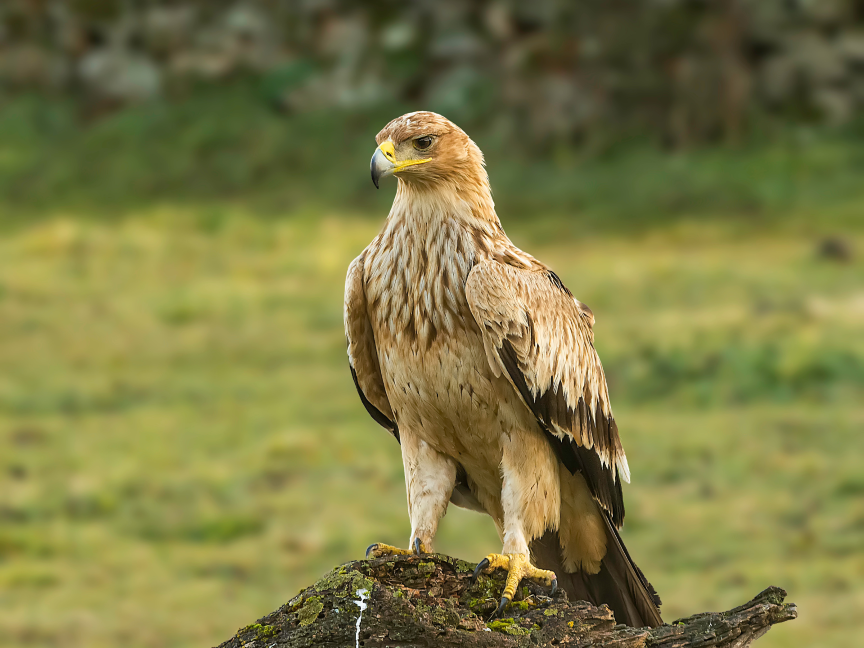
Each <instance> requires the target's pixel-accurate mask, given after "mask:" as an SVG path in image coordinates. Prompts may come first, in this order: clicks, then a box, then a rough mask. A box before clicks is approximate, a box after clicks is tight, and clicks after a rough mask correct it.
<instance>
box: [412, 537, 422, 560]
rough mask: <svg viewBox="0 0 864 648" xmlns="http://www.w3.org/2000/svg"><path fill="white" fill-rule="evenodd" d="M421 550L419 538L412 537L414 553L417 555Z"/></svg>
mask: <svg viewBox="0 0 864 648" xmlns="http://www.w3.org/2000/svg"><path fill="white" fill-rule="evenodd" d="M421 553H422V552H421V551H420V538H414V555H416V556H419V555H420V554H421Z"/></svg>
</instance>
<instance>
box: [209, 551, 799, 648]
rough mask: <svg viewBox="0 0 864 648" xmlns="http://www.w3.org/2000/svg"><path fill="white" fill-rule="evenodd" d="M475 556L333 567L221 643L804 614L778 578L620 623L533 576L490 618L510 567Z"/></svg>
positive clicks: (702, 624)
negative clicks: (665, 614)
mask: <svg viewBox="0 0 864 648" xmlns="http://www.w3.org/2000/svg"><path fill="white" fill-rule="evenodd" d="M473 569H474V565H472V564H469V563H466V562H464V561H461V560H456V559H454V558H450V557H448V556H441V555H426V556H410V557H406V556H398V557H390V558H380V559H377V560H358V561H355V562H350V563H347V564H345V565H342V566H341V567H338V568H337V569H335V570H333V571H332V572H330V573H329V574H327V575H326V576H324V577H323V578H322V579H321V580H319V581H318V582H317V583H315V584H314V585H312V586H311V587H309V588H307V589H305V590H303V591H302V592H300V594H298V595H297V596H295V597H294V598H293V599H291V600H290V601H288V603H286V604H285V605H283V606H282V607H280V608H279V609H278V610H276V611H275V612H272V613H271V614H268V615H267V616H265V617H264V618H262V619H260V620H259V621H258V622H257V623H254V624H252V625H249V626H246V627H245V628H242V629H240V630H239V631H238V632H237V634H236V635H235V636H234V637H233V638H232V639H230V640H228V641H226V642H225V643H223V644H222V645H221V646H220V648H286V647H290V648H294V647H298V648H299V647H300V646H304V647H305V646H325V647H331V646H332V647H336V646H338V647H339V648H343V647H347V646H356V647H357V648H359V647H360V646H362V647H363V648H373V647H374V648H385V647H388V646H392V647H394V648H395V647H397V646H398V647H405V646H441V647H444V648H447V647H454V648H455V647H457V646H458V647H460V648H462V647H465V648H474V647H480V646H484V647H485V646H489V647H491V646H496V647H502V646H503V647H511V646H512V647H516V646H520V647H521V646H580V647H583V646H615V647H616V648H637V647H638V648H643V647H644V648H684V647H685V646H694V647H695V646H699V647H700V648H710V647H712V646H717V647H723V648H744V647H745V646H749V645H750V643H751V642H752V641H753V640H755V639H757V638H759V637H761V636H762V635H763V634H765V633H766V632H767V631H768V628H770V627H771V626H772V625H774V624H775V623H782V622H783V621H789V620H791V619H794V618H796V617H797V616H798V611H797V609H796V607H795V605H794V604H793V603H784V602H783V601H784V599H785V597H786V592H784V591H783V590H782V589H780V588H778V587H769V588H768V589H766V590H765V591H763V592H761V593H760V594H758V595H757V596H756V597H755V598H754V599H753V600H752V601H749V602H748V603H745V604H744V605H741V606H738V607H736V608H734V609H732V610H729V611H728V612H719V613H711V612H706V613H702V614H697V615H694V616H691V617H687V618H685V619H679V620H678V621H674V622H672V623H670V624H668V625H664V626H661V627H659V628H653V629H651V628H638V629H637V628H629V627H626V626H623V625H616V623H615V619H614V617H613V615H612V612H611V611H610V610H609V608H608V607H606V606H605V605H600V606H594V605H591V604H589V603H585V602H582V601H577V602H571V601H568V600H567V595H566V593H564V592H558V593H556V594H555V596H554V597H551V598H550V597H549V596H548V594H549V592H548V590H547V589H545V588H543V587H541V586H538V585H535V584H533V583H530V582H527V581H524V582H523V584H522V586H521V587H520V590H519V592H517V596H516V599H515V600H514V602H513V603H512V604H511V605H510V606H509V607H508V608H506V609H505V610H504V612H503V614H502V615H501V617H499V618H496V619H490V617H491V616H492V614H493V613H494V611H495V608H496V606H497V603H498V598H497V597H498V596H499V595H500V592H501V590H502V589H503V587H504V573H503V572H500V573H495V574H492V575H490V576H486V575H481V576H480V577H479V578H478V579H477V582H476V583H473V584H472V582H471V573H472V571H473Z"/></svg>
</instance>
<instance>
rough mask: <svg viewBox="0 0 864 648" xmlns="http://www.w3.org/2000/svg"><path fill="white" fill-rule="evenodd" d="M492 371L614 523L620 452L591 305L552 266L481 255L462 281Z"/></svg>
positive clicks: (623, 464)
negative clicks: (525, 265)
mask: <svg viewBox="0 0 864 648" xmlns="http://www.w3.org/2000/svg"><path fill="white" fill-rule="evenodd" d="M465 291H466V295H467V298H468V304H469V306H470V308H471V313H472V314H473V315H474V318H475V320H476V321H477V324H478V325H479V326H480V328H481V330H482V332H483V341H484V345H485V348H486V355H487V358H488V361H489V364H490V366H491V367H492V371H493V372H494V373H495V374H496V375H504V376H505V377H506V378H507V380H508V381H509V382H510V384H511V385H512V386H513V388H514V389H515V390H516V391H517V392H518V393H519V395H520V396H521V398H522V400H523V401H524V402H525V405H526V406H527V407H528V408H529V409H530V410H531V411H532V412H533V413H534V416H535V417H536V419H537V422H538V423H539V424H540V426H541V427H542V429H543V430H544V431H545V432H546V433H547V435H548V437H549V440H550V443H552V445H553V447H554V448H555V450H556V451H557V453H558V456H559V458H560V459H561V461H562V463H564V465H565V466H566V467H567V468H568V469H569V470H570V471H571V472H574V473H575V472H577V471H579V472H582V473H583V475H584V477H585V480H586V481H587V482H588V486H589V488H590V489H591V493H592V495H593V496H594V498H595V499H596V500H597V501H598V502H599V503H600V505H601V506H602V508H603V509H605V511H606V512H607V513H608V514H609V516H610V517H611V519H612V521H613V522H614V524H615V526H616V527H620V526H621V524H622V523H623V521H624V502H623V498H622V494H621V479H624V480H625V481H628V482H629V481H630V471H629V468H628V466H627V458H626V456H625V455H624V449H623V448H622V446H621V440H620V438H619V436H618V426H617V424H616V423H615V419H614V418H613V416H612V408H611V407H610V405H609V394H608V390H607V388H606V377H605V375H604V374H603V367H602V366H601V364H600V358H599V357H598V356H597V352H596V351H595V350H594V336H593V332H592V326H593V322H594V316H593V314H592V313H591V311H590V310H589V309H588V308H587V307H586V306H584V305H582V304H581V303H580V302H579V301H577V300H576V299H575V298H574V297H573V295H572V294H571V293H570V291H569V290H567V288H566V287H565V286H564V285H563V284H562V283H561V280H560V279H559V278H558V277H557V275H555V273H553V272H552V271H551V270H548V269H546V268H540V269H523V268H517V267H513V266H511V265H507V264H506V263H500V262H498V261H484V262H481V263H479V264H477V265H476V266H475V267H474V268H473V269H472V270H471V273H470V274H469V276H468V280H467V282H466V285H465Z"/></svg>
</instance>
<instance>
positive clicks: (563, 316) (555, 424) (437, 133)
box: [344, 112, 662, 627]
mask: <svg viewBox="0 0 864 648" xmlns="http://www.w3.org/2000/svg"><path fill="white" fill-rule="evenodd" d="M376 143H377V145H378V146H377V148H376V149H375V152H374V155H373V157H372V162H371V173H372V181H373V183H374V184H375V186H376V187H378V186H379V182H380V181H381V180H382V179H383V178H385V177H387V176H394V177H396V178H397V180H398V184H397V188H396V197H395V199H394V201H393V206H392V208H391V209H390V213H389V215H388V216H387V219H386V221H385V223H384V226H383V229H382V230H381V232H380V233H379V234H378V236H376V237H375V238H374V239H373V240H372V242H371V243H370V244H369V245H368V247H366V249H365V250H363V252H362V253H361V254H360V256H358V257H357V258H356V259H354V261H353V262H352V263H351V265H350V266H349V268H348V276H347V278H346V282H345V302H344V320H345V334H346V337H347V342H348V360H349V364H350V368H351V375H352V376H353V378H354V383H355V385H356V387H357V392H358V393H359V395H360V400H361V401H362V403H363V405H364V406H365V408H366V410H367V411H368V413H369V414H370V415H371V417H372V418H373V419H374V420H375V421H376V422H377V423H379V424H380V425H381V426H382V427H384V428H385V429H387V430H388V431H389V432H390V433H391V434H392V435H393V437H394V438H395V439H396V440H397V441H398V442H399V443H400V445H401V451H402V463H403V466H404V469H405V484H406V489H407V495H408V515H409V518H410V522H411V536H410V538H409V543H408V546H409V547H410V549H400V548H397V547H392V546H389V545H386V544H383V543H376V544H373V545H371V546H370V547H369V549H368V550H367V556H368V557H380V556H385V555H395V554H411V553H424V552H431V551H432V550H433V541H434V538H435V534H436V531H437V529H438V523H439V521H440V520H441V518H442V517H443V516H444V514H445V513H446V511H447V507H448V504H449V503H451V502H452V503H453V504H455V505H456V506H460V507H464V508H467V509H471V510H474V511H479V512H481V513H485V514H488V515H489V516H491V517H492V520H493V521H494V523H495V526H496V528H497V530H498V535H499V536H500V539H501V542H502V545H503V546H502V549H501V553H490V554H489V555H488V556H486V557H485V558H484V559H483V560H482V561H481V562H480V563H479V564H478V565H477V571H475V574H474V575H475V577H476V576H477V574H478V573H480V571H484V572H486V573H488V572H491V571H492V570H494V569H499V568H501V569H505V570H507V578H506V581H505V587H504V590H503V593H502V596H501V600H500V604H499V606H498V612H499V613H500V612H501V610H503V609H504V607H506V606H507V605H508V604H509V603H510V602H511V601H512V599H513V595H514V594H515V592H516V589H517V588H518V586H519V583H520V582H521V580H522V579H523V578H529V579H533V580H535V581H536V582H539V583H541V584H543V585H546V586H549V587H551V588H552V590H553V591H554V590H555V588H556V587H559V586H560V587H561V588H563V589H564V590H566V591H567V593H568V594H569V596H570V598H571V599H573V598H576V599H579V600H587V601H590V602H592V603H594V604H602V603H605V604H607V605H609V607H610V608H611V609H612V611H613V612H614V613H615V617H616V619H617V620H618V622H619V623H626V624H628V625H630V626H634V627H643V626H658V625H660V624H662V619H661V617H660V611H659V606H660V599H659V597H658V596H657V593H656V591H655V590H654V588H653V587H652V586H651V584H650V583H649V582H648V581H647V580H646V578H645V576H644V575H643V573H642V571H641V570H640V569H639V568H638V567H637V566H636V564H635V562H634V561H633V560H632V558H631V557H630V555H629V553H628V551H627V549H626V547H625V546H624V543H623V542H622V540H621V536H620V534H619V529H620V527H621V525H622V523H623V521H624V501H623V498H622V491H621V482H622V480H623V481H627V482H629V481H630V470H629V467H628V465H627V458H626V456H625V454H624V449H623V447H622V445H621V439H620V437H619V435H618V426H617V424H616V422H615V418H614V416H613V414H612V408H611V406H610V404H609V393H608V389H607V386H606V378H605V376H604V373H603V367H602V366H601V364H600V358H599V357H598V355H597V351H596V350H595V348H594V315H593V313H592V312H591V309H590V308H588V307H587V306H586V305H585V304H583V303H582V302H580V301H579V300H578V299H576V298H575V297H574V296H573V294H572V293H571V292H570V290H568V289H567V287H566V286H565V285H564V283H563V282H562V281H561V279H560V278H559V277H558V275H556V274H555V273H554V272H553V271H552V270H551V269H550V268H549V267H548V266H546V265H544V264H543V263H541V262H540V261H538V260H537V259H535V258H534V257H532V256H531V255H530V254H528V253H526V252H523V251H522V250H520V249H519V248H517V247H516V246H515V245H514V244H513V243H512V242H511V241H510V239H509V238H508V237H507V235H506V234H505V233H504V230H503V229H502V227H501V222H500V221H499V219H498V216H497V215H496V213H495V205H494V203H493V201H492V192H491V189H490V186H489V178H488V175H487V173H486V169H485V163H484V158H483V154H482V152H481V151H480V149H479V147H478V146H477V145H476V144H475V143H474V142H473V141H472V140H471V139H470V138H469V137H468V135H466V133H465V132H464V131H463V130H462V129H460V128H459V127H458V126H456V125H455V124H454V123H453V122H451V121H449V120H448V119H446V118H445V117H443V116H441V115H438V114H436V113H432V112H412V113H409V114H406V115H403V116H401V117H398V118H396V119H394V120H393V121H391V122H390V123H389V124H387V125H386V126H385V127H384V128H383V129H382V130H381V132H379V133H378V135H377V137H376Z"/></svg>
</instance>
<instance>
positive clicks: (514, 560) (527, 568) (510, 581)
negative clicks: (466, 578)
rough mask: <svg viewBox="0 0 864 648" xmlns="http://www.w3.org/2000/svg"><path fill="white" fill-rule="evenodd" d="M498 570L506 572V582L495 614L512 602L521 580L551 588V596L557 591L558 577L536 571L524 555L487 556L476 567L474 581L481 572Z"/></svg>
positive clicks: (539, 570) (544, 571) (542, 571)
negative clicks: (525, 579)
mask: <svg viewBox="0 0 864 648" xmlns="http://www.w3.org/2000/svg"><path fill="white" fill-rule="evenodd" d="M498 568H501V569H506V570H507V580H506V581H505V583H504V591H503V592H502V594H501V603H500V604H499V605H498V609H497V610H496V612H495V614H498V613H499V612H501V610H503V609H504V608H505V607H506V606H507V604H508V603H510V602H511V601H512V600H513V596H514V595H515V594H516V588H517V587H519V583H520V582H522V579H523V578H530V579H532V580H535V581H539V582H540V583H542V584H543V585H549V586H551V587H552V593H553V594H554V593H555V590H556V589H558V577H557V576H555V572H551V571H547V570H545V569H537V568H536V567H535V566H534V565H532V564H531V559H530V558H529V557H528V556H527V555H525V554H489V555H488V556H486V557H485V558H484V559H483V560H481V561H480V564H478V565H477V569H475V570H474V576H473V578H475V579H476V578H477V575H478V574H479V573H480V572H481V571H482V572H484V573H489V572H491V571H493V570H495V569H498Z"/></svg>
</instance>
